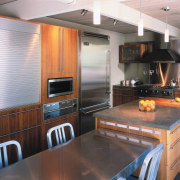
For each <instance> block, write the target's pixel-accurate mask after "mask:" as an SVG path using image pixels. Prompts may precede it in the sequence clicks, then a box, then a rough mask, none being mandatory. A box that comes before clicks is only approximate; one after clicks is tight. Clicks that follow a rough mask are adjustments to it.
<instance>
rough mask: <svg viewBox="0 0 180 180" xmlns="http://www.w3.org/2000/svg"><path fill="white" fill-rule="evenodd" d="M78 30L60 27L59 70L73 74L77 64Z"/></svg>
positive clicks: (75, 71)
mask: <svg viewBox="0 0 180 180" xmlns="http://www.w3.org/2000/svg"><path fill="white" fill-rule="evenodd" d="M77 59H78V31H77V30H75V29H69V28H64V27H60V67H59V68H60V69H59V70H60V72H61V73H62V74H65V75H66V74H68V75H71V74H72V75H73V73H77V66H78V64H77V63H78V62H77Z"/></svg>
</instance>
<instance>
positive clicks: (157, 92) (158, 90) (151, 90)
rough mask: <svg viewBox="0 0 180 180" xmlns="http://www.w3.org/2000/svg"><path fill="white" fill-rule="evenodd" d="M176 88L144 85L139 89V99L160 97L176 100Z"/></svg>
mask: <svg viewBox="0 0 180 180" xmlns="http://www.w3.org/2000/svg"><path fill="white" fill-rule="evenodd" d="M174 88H176V87H172V86H160V85H142V86H140V87H139V88H138V95H139V97H160V98H167V99H174Z"/></svg>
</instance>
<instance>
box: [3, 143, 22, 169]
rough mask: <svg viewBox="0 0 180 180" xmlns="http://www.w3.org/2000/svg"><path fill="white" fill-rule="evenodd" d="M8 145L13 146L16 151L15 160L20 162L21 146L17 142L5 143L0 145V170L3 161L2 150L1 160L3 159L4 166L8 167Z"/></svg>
mask: <svg viewBox="0 0 180 180" xmlns="http://www.w3.org/2000/svg"><path fill="white" fill-rule="evenodd" d="M9 145H15V146H16V149H17V159H18V161H20V160H22V151H21V145H20V144H19V142H17V141H14V140H12V141H7V142H4V143H1V144H0V168H2V167H3V159H2V152H1V150H3V158H4V166H8V155H7V146H9Z"/></svg>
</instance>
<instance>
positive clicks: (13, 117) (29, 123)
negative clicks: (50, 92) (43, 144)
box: [0, 105, 42, 136]
mask: <svg viewBox="0 0 180 180" xmlns="http://www.w3.org/2000/svg"><path fill="white" fill-rule="evenodd" d="M5 113H7V114H5ZM1 114H2V115H0V136H2V135H6V134H10V133H14V132H17V131H21V130H23V129H26V128H31V127H34V126H37V125H40V123H41V120H42V109H41V106H40V105H33V106H27V107H22V108H16V109H12V110H5V111H4V112H3V111H1Z"/></svg>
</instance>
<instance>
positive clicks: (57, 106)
mask: <svg viewBox="0 0 180 180" xmlns="http://www.w3.org/2000/svg"><path fill="white" fill-rule="evenodd" d="M75 112H77V99H69V100H64V101H59V102H54V103H49V104H43V120H44V121H45V120H48V119H53V118H56V117H59V116H64V115H67V114H71V113H75Z"/></svg>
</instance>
